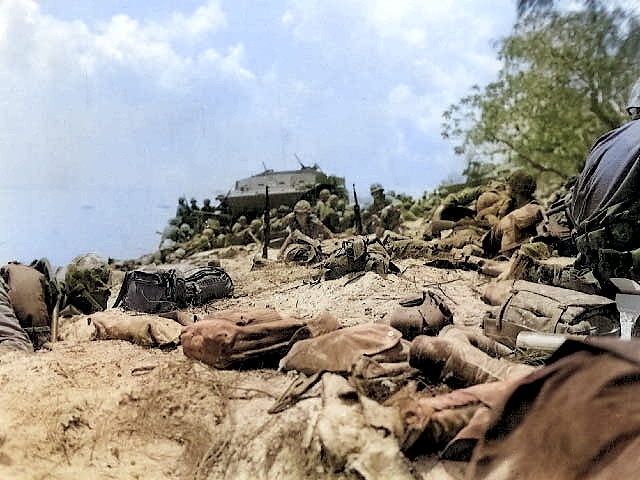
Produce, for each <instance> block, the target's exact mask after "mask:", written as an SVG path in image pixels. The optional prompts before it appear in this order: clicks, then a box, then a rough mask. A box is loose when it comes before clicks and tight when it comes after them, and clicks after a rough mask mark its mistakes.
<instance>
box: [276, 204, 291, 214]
mask: <svg viewBox="0 0 640 480" xmlns="http://www.w3.org/2000/svg"><path fill="white" fill-rule="evenodd" d="M290 211H291V208H290V207H289V205H285V204H284V203H283V204H282V205H280V206H279V207H278V213H281V214H287V213H289V212H290Z"/></svg>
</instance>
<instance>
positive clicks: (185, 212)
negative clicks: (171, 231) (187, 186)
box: [176, 197, 191, 225]
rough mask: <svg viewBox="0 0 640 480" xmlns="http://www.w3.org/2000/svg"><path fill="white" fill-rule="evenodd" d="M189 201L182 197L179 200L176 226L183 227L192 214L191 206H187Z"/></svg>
mask: <svg viewBox="0 0 640 480" xmlns="http://www.w3.org/2000/svg"><path fill="white" fill-rule="evenodd" d="M186 202H187V199H186V198H184V197H180V198H179V199H178V208H177V209H176V225H182V224H183V223H185V222H186V221H187V220H188V219H189V216H190V214H191V210H190V209H189V205H187V203H186Z"/></svg>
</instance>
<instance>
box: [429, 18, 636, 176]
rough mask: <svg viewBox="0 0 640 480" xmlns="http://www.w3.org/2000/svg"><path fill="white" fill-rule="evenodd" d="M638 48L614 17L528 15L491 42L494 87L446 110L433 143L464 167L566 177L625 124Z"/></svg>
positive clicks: (632, 26)
mask: <svg viewBox="0 0 640 480" xmlns="http://www.w3.org/2000/svg"><path fill="white" fill-rule="evenodd" d="M638 39H640V26H639V24H638V19H637V18H636V17H634V16H633V15H632V14H630V13H628V12H625V11H623V10H620V9H616V10H608V9H605V8H604V7H594V8H587V9H585V10H582V11H578V12H569V13H561V12H557V11H554V10H548V9H544V10H543V11H538V12H535V11H532V12H531V13H529V14H528V15H526V16H525V17H523V18H521V20H520V21H519V22H518V23H517V24H516V26H515V27H514V31H513V33H512V35H511V36H509V37H507V38H506V39H504V40H503V41H502V42H501V43H500V46H499V47H500V48H499V58H500V59H501V60H502V62H503V68H502V69H501V71H500V72H499V75H498V79H497V80H496V81H495V82H493V83H490V84H489V85H487V86H486V87H484V88H480V87H478V86H475V87H474V88H473V91H472V92H471V94H470V95H468V96H466V97H464V98H462V99H461V100H460V102H459V103H458V104H456V105H452V106H451V107H450V108H449V109H448V110H447V111H446V112H445V113H444V114H443V119H444V123H443V128H442V135H443V136H444V137H445V138H452V139H456V140H458V141H459V143H458V144H457V145H456V146H455V149H454V151H455V152H456V153H457V154H461V155H465V156H466V157H467V162H468V164H469V165H470V166H471V165H472V162H478V161H483V162H486V161H497V162H506V163H508V164H509V165H511V166H513V167H522V168H525V169H526V170H528V171H530V172H532V173H534V174H543V173H548V174H552V175H553V176H556V177H559V179H561V180H562V179H566V178H568V177H570V176H572V175H575V174H576V173H578V172H579V171H580V170H581V168H582V165H583V161H584V158H585V156H586V154H587V152H588V150H589V148H590V146H591V145H592V144H593V141H594V140H595V138H597V137H598V136H599V135H601V134H602V133H604V132H606V131H608V130H611V129H612V128H615V127H617V126H619V125H620V124H621V123H622V121H623V120H624V119H625V118H626V115H625V111H624V108H625V106H626V105H625V102H626V99H627V96H628V94H629V91H630V89H631V87H632V85H633V83H634V81H635V80H636V79H637V78H638V76H639V75H640V61H639V60H640V52H639V50H638V48H637V47H638ZM479 159H480V160H479Z"/></svg>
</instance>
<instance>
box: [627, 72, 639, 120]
mask: <svg viewBox="0 0 640 480" xmlns="http://www.w3.org/2000/svg"><path fill="white" fill-rule="evenodd" d="M627 113H628V114H629V115H630V116H631V118H633V119H634V120H635V119H636V118H640V80H638V81H637V82H636V83H635V84H634V85H633V88H631V94H630V95H629V101H628V102H627Z"/></svg>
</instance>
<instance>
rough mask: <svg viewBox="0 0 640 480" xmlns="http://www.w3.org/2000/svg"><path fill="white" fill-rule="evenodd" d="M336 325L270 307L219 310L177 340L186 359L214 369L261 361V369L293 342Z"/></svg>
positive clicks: (323, 316) (329, 319)
mask: <svg viewBox="0 0 640 480" xmlns="http://www.w3.org/2000/svg"><path fill="white" fill-rule="evenodd" d="M338 326H339V324H338V322H337V320H336V319H335V317H333V316H331V315H329V314H326V313H325V314H321V315H320V316H318V317H316V318H314V319H312V320H304V319H301V318H297V317H293V316H288V315H282V314H280V313H279V312H277V311H276V310H274V309H270V308H265V309H248V310H223V311H219V312H216V313H215V314H212V315H208V316H206V317H204V318H203V319H202V320H200V321H198V322H196V323H194V324H193V325H189V326H187V327H185V328H184V329H183V330H182V332H181V334H180V341H181V342H182V346H183V351H184V354H185V355H186V356H187V357H189V358H193V359H195V360H200V361H201V362H204V363H206V364H208V365H211V366H213V367H216V368H220V369H225V368H230V367H235V366H240V365H242V364H246V363H248V362H251V361H256V362H263V366H264V364H265V363H266V364H270V363H271V361H272V360H273V359H274V358H275V357H277V358H278V359H279V358H280V357H281V356H282V355H284V354H285V353H286V351H287V350H288V349H289V348H290V346H291V344H292V343H293V342H295V341H296V340H297V339H299V338H307V337H309V336H311V335H313V334H314V333H324V332H325V331H328V330H331V329H335V328H338ZM275 363H277V360H276V361H275Z"/></svg>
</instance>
